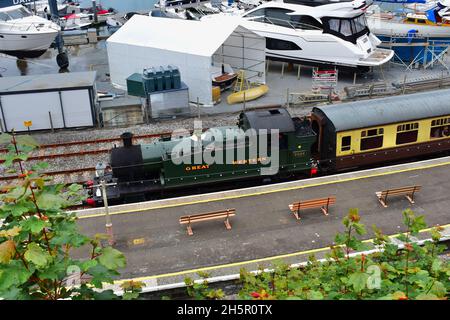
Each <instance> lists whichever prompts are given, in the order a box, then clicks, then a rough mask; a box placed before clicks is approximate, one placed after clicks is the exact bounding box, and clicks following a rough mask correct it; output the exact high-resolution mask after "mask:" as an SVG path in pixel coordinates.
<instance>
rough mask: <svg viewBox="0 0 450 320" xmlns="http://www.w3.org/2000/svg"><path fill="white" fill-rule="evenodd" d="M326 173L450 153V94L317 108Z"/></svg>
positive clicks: (315, 126) (319, 149) (314, 122)
mask: <svg viewBox="0 0 450 320" xmlns="http://www.w3.org/2000/svg"><path fill="white" fill-rule="evenodd" d="M311 121H312V127H313V129H314V130H315V131H316V132H317V133H318V143H317V144H316V146H315V148H314V150H313V151H312V152H313V154H315V155H316V157H317V158H318V159H319V163H320V168H321V169H322V170H324V171H341V170H349V169H352V168H357V167H363V166H366V165H374V164H379V163H383V162H388V161H396V160H401V159H407V158H414V157H417V156H422V155H429V154H434V153H439V152H448V151H449V150H450V131H449V128H450V90H439V91H435V92H424V93H416V94H411V95H401V96H395V97H387V98H382V99H374V100H365V101H357V102H351V103H346V104H340V105H331V106H324V107H315V108H313V111H312V114H311Z"/></svg>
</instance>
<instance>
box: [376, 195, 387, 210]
mask: <svg viewBox="0 0 450 320" xmlns="http://www.w3.org/2000/svg"><path fill="white" fill-rule="evenodd" d="M378 201H380V203H381V205H382V206H383V207H385V208H387V207H388V206H387V204H386V199H383V198H382V197H378Z"/></svg>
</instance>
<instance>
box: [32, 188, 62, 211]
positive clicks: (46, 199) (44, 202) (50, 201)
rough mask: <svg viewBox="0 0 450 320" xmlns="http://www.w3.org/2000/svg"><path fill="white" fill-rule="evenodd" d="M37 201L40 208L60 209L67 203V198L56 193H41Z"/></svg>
mask: <svg viewBox="0 0 450 320" xmlns="http://www.w3.org/2000/svg"><path fill="white" fill-rule="evenodd" d="M36 202H37V205H38V207H39V208H41V209H43V210H59V209H61V208H62V206H63V205H64V203H65V200H64V199H63V198H62V197H61V196H59V195H55V194H51V193H47V192H45V193H41V194H40V195H38V196H37V197H36Z"/></svg>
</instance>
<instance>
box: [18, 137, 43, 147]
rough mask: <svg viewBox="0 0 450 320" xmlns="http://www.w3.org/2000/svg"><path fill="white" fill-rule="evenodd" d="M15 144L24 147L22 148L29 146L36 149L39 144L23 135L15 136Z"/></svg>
mask: <svg viewBox="0 0 450 320" xmlns="http://www.w3.org/2000/svg"><path fill="white" fill-rule="evenodd" d="M16 141H17V144H20V145H24V146H30V147H38V146H39V143H37V142H36V140H35V139H34V138H33V137H31V136H29V135H23V136H16Z"/></svg>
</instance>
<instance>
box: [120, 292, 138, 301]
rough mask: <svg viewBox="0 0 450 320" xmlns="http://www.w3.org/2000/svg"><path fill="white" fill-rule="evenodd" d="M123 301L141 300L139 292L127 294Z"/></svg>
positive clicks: (123, 296)
mask: <svg viewBox="0 0 450 320" xmlns="http://www.w3.org/2000/svg"><path fill="white" fill-rule="evenodd" d="M122 298H123V300H134V299H137V298H139V293H138V292H125V293H124V294H123V295H122Z"/></svg>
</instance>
